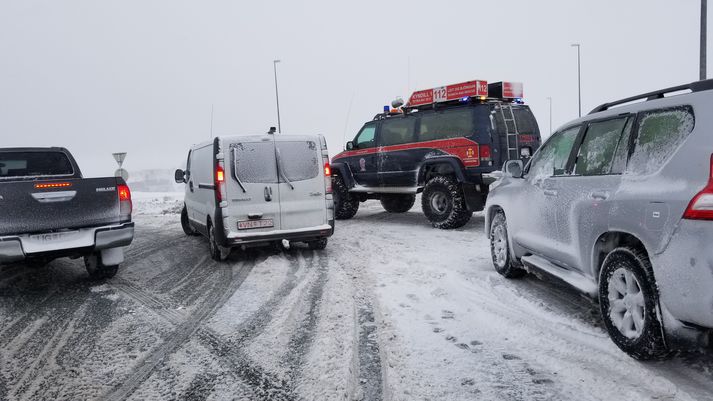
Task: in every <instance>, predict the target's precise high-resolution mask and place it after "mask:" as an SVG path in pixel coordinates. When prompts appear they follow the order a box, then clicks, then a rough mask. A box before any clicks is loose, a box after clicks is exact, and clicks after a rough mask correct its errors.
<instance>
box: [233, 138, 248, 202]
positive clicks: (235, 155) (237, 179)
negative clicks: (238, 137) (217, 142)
mask: <svg viewBox="0 0 713 401" xmlns="http://www.w3.org/2000/svg"><path fill="white" fill-rule="evenodd" d="M233 160H234V161H235V162H234V163H233V173H234V174H235V180H236V181H238V185H240V189H242V190H243V193H247V192H248V191H246V190H245V185H243V182H242V181H240V176H239V175H238V149H236V148H233Z"/></svg>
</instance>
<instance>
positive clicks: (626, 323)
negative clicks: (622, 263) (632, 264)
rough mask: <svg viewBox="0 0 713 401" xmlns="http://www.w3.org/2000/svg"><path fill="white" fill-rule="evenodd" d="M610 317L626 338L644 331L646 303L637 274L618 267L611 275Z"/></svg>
mask: <svg viewBox="0 0 713 401" xmlns="http://www.w3.org/2000/svg"><path fill="white" fill-rule="evenodd" d="M608 290H609V296H608V298H609V319H610V320H611V321H612V323H614V326H616V328H617V329H618V330H619V332H621V334H623V335H624V336H625V337H626V338H629V339H636V338H638V337H639V336H641V333H642V332H643V331H644V316H645V313H646V304H645V300H644V293H643V292H642V291H641V285H640V284H639V280H637V278H636V276H634V274H633V273H632V272H630V271H629V270H627V269H625V268H618V269H616V270H615V271H614V273H612V275H611V276H610V277H609V283H608Z"/></svg>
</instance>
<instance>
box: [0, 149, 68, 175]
mask: <svg viewBox="0 0 713 401" xmlns="http://www.w3.org/2000/svg"><path fill="white" fill-rule="evenodd" d="M73 174H74V169H73V168H72V163H71V162H70V161H69V157H67V155H66V154H64V153H62V152H0V178H18V177H52V176H68V175H73Z"/></svg>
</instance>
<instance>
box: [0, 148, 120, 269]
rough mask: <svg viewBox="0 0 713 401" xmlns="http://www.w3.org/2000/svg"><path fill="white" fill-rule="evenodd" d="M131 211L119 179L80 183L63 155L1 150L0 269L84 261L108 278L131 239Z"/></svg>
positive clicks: (68, 156)
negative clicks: (21, 263) (66, 259)
mask: <svg viewBox="0 0 713 401" xmlns="http://www.w3.org/2000/svg"><path fill="white" fill-rule="evenodd" d="M131 209H132V205H131V192H130V191H129V187H128V186H127V185H126V183H125V182H124V180H123V179H121V178H116V177H108V178H82V175H81V172H80V170H79V167H78V166H77V165H76V162H75V161H74V158H73V157H72V155H71V154H70V153H69V152H68V151H67V150H66V149H63V148H13V149H0V263H10V262H18V261H22V260H25V259H31V260H35V261H42V262H48V261H50V260H52V259H54V258H57V257H63V256H70V257H85V263H86V264H87V270H89V272H90V274H92V275H94V276H96V277H98V278H99V277H101V278H104V277H110V276H112V275H113V274H115V273H116V268H117V266H118V265H119V263H121V262H123V260H124V257H123V247H125V246H128V245H130V244H131V241H132V240H133V237H134V223H132V222H131ZM105 267H109V268H110V269H108V270H107V269H105ZM112 272H113V273H112Z"/></svg>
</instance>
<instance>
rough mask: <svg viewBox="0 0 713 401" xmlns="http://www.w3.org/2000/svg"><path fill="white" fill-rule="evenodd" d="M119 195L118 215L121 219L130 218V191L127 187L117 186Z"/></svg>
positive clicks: (131, 206)
mask: <svg viewBox="0 0 713 401" xmlns="http://www.w3.org/2000/svg"><path fill="white" fill-rule="evenodd" d="M116 190H117V192H118V193H119V213H120V214H121V217H125V218H126V217H128V218H131V210H132V208H133V205H132V204H131V190H130V189H129V186H128V185H123V184H122V185H119V186H118V187H117V188H116Z"/></svg>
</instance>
